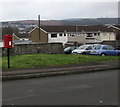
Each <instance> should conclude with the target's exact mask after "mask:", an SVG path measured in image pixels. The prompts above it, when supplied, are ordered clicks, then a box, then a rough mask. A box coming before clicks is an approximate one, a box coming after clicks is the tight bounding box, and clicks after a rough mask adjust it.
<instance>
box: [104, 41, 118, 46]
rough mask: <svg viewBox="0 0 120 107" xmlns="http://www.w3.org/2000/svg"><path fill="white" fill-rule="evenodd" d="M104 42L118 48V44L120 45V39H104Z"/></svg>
mask: <svg viewBox="0 0 120 107" xmlns="http://www.w3.org/2000/svg"><path fill="white" fill-rule="evenodd" d="M102 44H104V45H112V46H114V47H115V48H117V46H118V45H120V41H103V42H102Z"/></svg>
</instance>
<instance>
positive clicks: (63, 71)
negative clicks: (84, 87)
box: [2, 60, 120, 81]
mask: <svg viewBox="0 0 120 107" xmlns="http://www.w3.org/2000/svg"><path fill="white" fill-rule="evenodd" d="M119 63H120V60H117V61H104V62H96V63H85V64H70V65H64V66H49V67H48V66H47V67H46V66H43V67H37V68H23V69H8V70H6V71H4V70H3V71H4V72H2V80H4V81H5V80H17V79H29V78H40V77H47V76H57V75H68V74H78V73H89V72H98V71H105V70H106V71H107V70H111V69H120V66H119Z"/></svg>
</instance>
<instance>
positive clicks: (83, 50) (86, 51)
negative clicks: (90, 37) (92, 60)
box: [72, 45, 94, 55]
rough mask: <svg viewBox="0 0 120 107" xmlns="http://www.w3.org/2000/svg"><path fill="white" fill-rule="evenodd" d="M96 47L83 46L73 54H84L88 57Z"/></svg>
mask: <svg viewBox="0 0 120 107" xmlns="http://www.w3.org/2000/svg"><path fill="white" fill-rule="evenodd" d="M93 47H94V45H81V46H80V47H78V48H77V49H75V50H73V51H72V54H84V55H88V54H89V53H90V51H91V50H92V49H93Z"/></svg>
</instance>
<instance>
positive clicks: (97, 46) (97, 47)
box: [93, 45, 101, 50]
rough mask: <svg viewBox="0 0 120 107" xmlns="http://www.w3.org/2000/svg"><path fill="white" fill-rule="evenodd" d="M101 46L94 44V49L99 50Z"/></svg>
mask: <svg viewBox="0 0 120 107" xmlns="http://www.w3.org/2000/svg"><path fill="white" fill-rule="evenodd" d="M100 48H101V46H100V45H96V46H94V48H93V49H94V50H98V49H100Z"/></svg>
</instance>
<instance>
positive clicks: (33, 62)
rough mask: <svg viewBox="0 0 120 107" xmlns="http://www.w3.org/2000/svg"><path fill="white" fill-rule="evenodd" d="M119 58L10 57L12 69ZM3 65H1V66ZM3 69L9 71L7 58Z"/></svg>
mask: <svg viewBox="0 0 120 107" xmlns="http://www.w3.org/2000/svg"><path fill="white" fill-rule="evenodd" d="M118 58H120V57H119V56H105V57H102V56H90V55H74V54H70V55H66V54H31V55H18V56H11V57H10V65H11V68H34V67H40V66H58V65H66V64H80V63H86V62H99V61H109V60H110V61H112V60H118ZM0 65H1V64H0ZM2 68H3V69H7V57H2Z"/></svg>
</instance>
